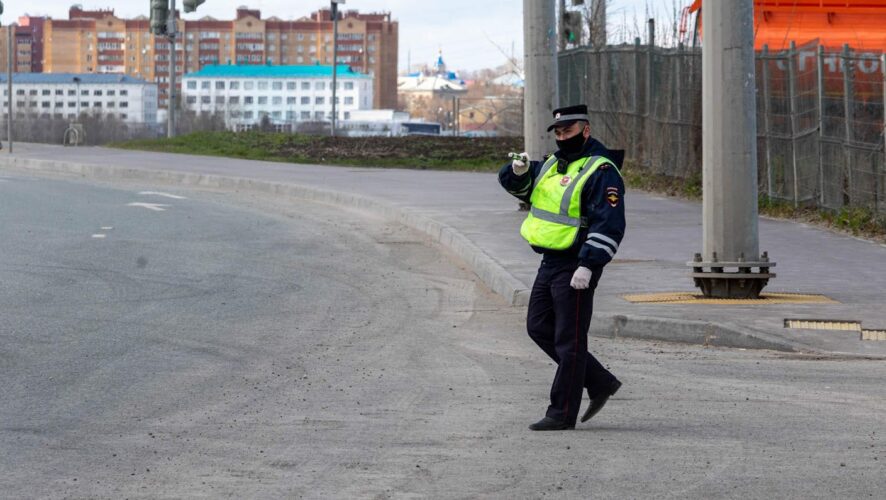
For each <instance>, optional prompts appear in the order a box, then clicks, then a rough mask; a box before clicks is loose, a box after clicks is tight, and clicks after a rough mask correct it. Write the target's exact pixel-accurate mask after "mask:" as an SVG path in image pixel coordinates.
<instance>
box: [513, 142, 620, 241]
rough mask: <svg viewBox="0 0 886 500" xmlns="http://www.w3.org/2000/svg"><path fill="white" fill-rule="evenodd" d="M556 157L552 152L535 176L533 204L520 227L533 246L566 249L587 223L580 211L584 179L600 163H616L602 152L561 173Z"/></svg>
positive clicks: (570, 165)
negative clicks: (601, 154)
mask: <svg viewBox="0 0 886 500" xmlns="http://www.w3.org/2000/svg"><path fill="white" fill-rule="evenodd" d="M557 161H558V160H557V158H556V157H555V156H554V155H551V156H550V157H549V158H548V159H547V161H545V163H544V165H542V167H541V170H540V171H539V173H538V177H536V178H535V181H534V186H533V188H532V195H531V196H530V197H529V202H530V204H531V205H532V208H531V209H530V210H529V215H527V216H526V220H524V221H523V225H522V226H521V227H520V235H521V236H523V239H525V240H526V241H527V242H529V244H530V245H532V246H534V247H541V248H546V249H549V250H567V249H569V248H571V247H572V245H574V244H575V240H576V239H577V238H578V233H579V231H580V230H581V228H586V227H588V221H587V220H586V218H585V217H583V216H582V214H581V192H582V190H583V189H584V186H585V183H587V181H588V179H590V178H591V174H593V173H594V172H596V171H597V169H598V168H600V165H603V164H605V163H609V164H612V165H613V167H614V164H613V163H612V162H611V161H609V159H608V158H605V157H603V156H591V157H586V158H581V159H578V160H576V161H574V162H572V163H570V164H569V166H568V167H567V168H566V173H565V174H560V173H557V169H556V168H554V167H555V165H556V164H557ZM616 172H618V169H617V168H616ZM619 175H621V172H619Z"/></svg>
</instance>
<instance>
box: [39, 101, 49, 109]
mask: <svg viewBox="0 0 886 500" xmlns="http://www.w3.org/2000/svg"><path fill="white" fill-rule="evenodd" d="M50 105H52V103H51V102H49V101H43V102H41V103H40V107H41V108H48V107H49V106H50Z"/></svg>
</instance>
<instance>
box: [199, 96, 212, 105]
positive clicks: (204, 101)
mask: <svg viewBox="0 0 886 500" xmlns="http://www.w3.org/2000/svg"><path fill="white" fill-rule="evenodd" d="M210 102H211V101H210V99H209V96H208V95H201V96H200V104H209V103H210Z"/></svg>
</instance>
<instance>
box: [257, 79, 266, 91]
mask: <svg viewBox="0 0 886 500" xmlns="http://www.w3.org/2000/svg"><path fill="white" fill-rule="evenodd" d="M258 89H259V90H268V82H265V81H260V82H258Z"/></svg>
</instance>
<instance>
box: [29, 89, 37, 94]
mask: <svg viewBox="0 0 886 500" xmlns="http://www.w3.org/2000/svg"><path fill="white" fill-rule="evenodd" d="M28 95H37V89H31V91H30V92H28Z"/></svg>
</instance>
